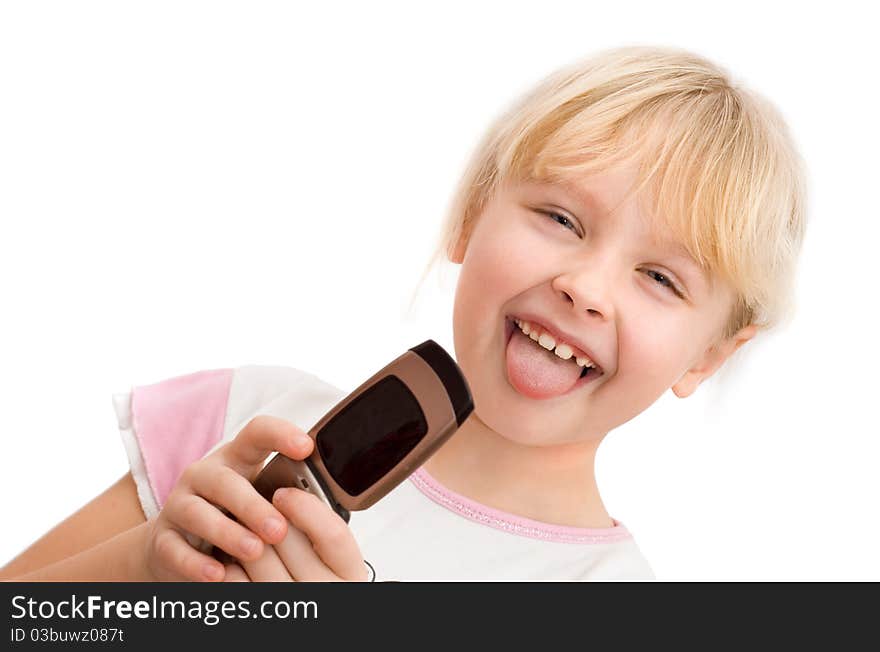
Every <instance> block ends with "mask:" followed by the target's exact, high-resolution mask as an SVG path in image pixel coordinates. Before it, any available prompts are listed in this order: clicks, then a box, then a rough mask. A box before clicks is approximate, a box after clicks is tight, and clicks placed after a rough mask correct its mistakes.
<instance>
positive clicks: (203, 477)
mask: <svg viewBox="0 0 880 652" xmlns="http://www.w3.org/2000/svg"><path fill="white" fill-rule="evenodd" d="M191 489H192V491H193V492H194V493H196V494H198V495H199V496H202V497H204V498H205V500H207V501H209V502H211V503H213V504H215V505H219V506H220V507H223V508H225V509H228V510H229V512H230V513H231V514H232V515H233V516H235V517H236V518H237V519H238V520H239V521H241V522H242V523H243V524H244V526H246V527H247V528H248V529H249V530H250V532H253V533H256V534H258V535H260V536H261V537H263V539H264V540H265V541H266V543H277V542H278V541H281V540H282V539H283V538H284V532H285V531H286V529H287V519H286V518H284V515H283V514H282V513H281V512H279V511H278V510H277V509H276V508H275V507H274V506H273V505H272V503H270V502H269V501H268V500H266V499H265V498H263V497H262V496H261V495H260V493H259V492H258V491H257V490H256V489H255V488H254V486H253V485H252V484H251V483H250V482H249V481H248V480H247V479H246V478H244V477H243V476H241V475H239V474H238V473H236V472H235V471H233V470H232V469H230V468H229V467H220V468H218V469H216V470H214V471H213V472H212V473H210V474H207V473H202V474H197V475H195V476H194V477H193V479H192V480H191ZM242 529H243V528H242ZM242 536H243V535H242ZM220 547H221V548H223V549H224V550H226V551H227V552H229V553H230V554H232V555H234V556H238V554H237V551H236V552H231V551H229V550H228V549H227V548H226V547H224V546H222V545H221V546H220ZM239 550H240V549H239ZM260 554H262V549H261V550H259V552H258V553H256V554H254V555H250V556H248V559H256V558H257V557H258V556H259V555H260Z"/></svg>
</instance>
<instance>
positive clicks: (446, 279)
mask: <svg viewBox="0 0 880 652" xmlns="http://www.w3.org/2000/svg"><path fill="white" fill-rule="evenodd" d="M608 5H609V3H587V2H583V1H578V2H547V1H545V2H541V3H535V2H525V3H516V2H510V1H506V2H492V3H488V2H483V3H461V4H454V3H453V4H450V3H443V4H442V5H436V6H431V7H428V6H423V3H397V4H388V3H377V2H375V1H373V2H369V3H351V4H335V3H288V2H285V3H260V2H240V3H229V2H217V1H212V2H204V3H195V2H181V1H179V0H177V1H175V2H158V1H153V2H149V3H129V2H116V1H114V2H100V3H99V2H77V3H69V2H5V3H3V4H2V6H0V7H2V8H0V219H2V237H0V248H2V249H0V279H2V281H0V283H2V286H0V287H2V310H3V317H2V321H0V329H2V331H0V334H2V337H0V361H2V373H0V406H2V415H3V421H2V426H3V432H2V439H0V453H2V458H0V459H2V473H0V492H2V493H0V495H2V497H3V498H2V500H3V526H2V533H3V534H2V538H0V564H2V563H5V562H6V561H8V560H9V559H10V558H11V557H13V556H14V555H15V554H17V553H18V552H19V551H20V550H22V549H23V548H24V547H26V546H27V545H28V544H29V543H30V542H32V541H33V540H35V539H36V538H38V537H39V536H40V535H42V534H43V533H44V532H45V531H46V530H47V529H49V528H50V527H51V526H53V525H54V524H55V523H57V522H59V521H60V520H61V519H63V518H64V517H66V516H67V515H69V514H70V513H72V512H73V511H75V510H76V509H77V508H78V507H79V506H81V505H82V504H84V503H86V502H87V501H88V500H90V499H91V498H93V497H94V496H95V495H97V494H98V493H100V492H101V491H102V490H103V489H105V488H106V487H107V486H108V485H110V484H111V483H112V482H114V481H115V480H116V479H117V478H119V477H120V476H121V475H123V474H124V473H125V472H126V470H127V463H126V458H125V454H124V450H123V447H122V444H121V441H120V439H119V436H118V433H117V429H116V421H115V416H114V412H113V409H112V404H111V394H112V393H114V392H121V391H127V390H128V389H129V388H130V387H131V386H132V385H139V384H149V383H153V382H157V381H159V380H162V379H165V378H168V377H171V376H176V375H180V374H185V373H190V372H192V371H196V370H200V369H206V368H220V367H234V366H238V365H244V364H279V365H290V366H294V367H298V368H301V369H305V370H308V371H310V372H313V373H316V374H318V375H320V376H321V377H323V378H324V379H326V380H328V381H330V382H332V383H334V384H335V385H337V386H339V387H342V388H349V389H353V388H354V387H355V386H356V385H357V384H359V383H360V382H361V381H362V380H364V379H365V378H367V377H368V376H369V375H370V374H372V373H373V372H374V371H375V370H377V369H378V368H380V367H381V366H383V365H384V364H386V363H387V362H389V361H390V360H392V359H393V358H395V357H396V356H397V355H399V354H400V353H402V352H403V351H404V350H405V349H407V348H409V347H411V346H414V345H415V344H417V343H419V342H421V341H423V340H424V339H427V338H433V339H435V340H436V341H437V342H439V343H440V344H441V345H443V346H444V347H445V348H446V349H447V350H448V351H450V352H452V351H453V350H454V348H453V345H452V331H451V314H452V312H451V307H452V297H453V292H454V287H455V278H456V273H457V271H456V270H457V268H456V267H454V266H451V265H447V266H446V267H445V268H443V269H445V271H443V272H441V273H440V274H433V275H432V276H429V277H428V280H427V281H426V283H425V285H424V286H423V287H422V289H421V293H420V294H419V295H418V299H417V301H416V302H415V304H414V307H413V310H412V312H408V311H407V307H408V301H409V299H410V297H411V293H412V292H414V291H415V289H416V281H417V280H418V278H419V276H420V274H421V272H422V271H423V269H424V266H425V264H426V262H427V258H428V255H429V253H430V251H431V250H432V247H433V245H434V243H435V240H436V237H437V231H438V228H439V226H440V221H441V218H442V216H443V213H444V211H445V209H446V207H447V205H448V201H449V199H450V196H451V193H452V189H453V187H454V185H455V182H456V180H457V178H458V176H459V175H460V173H461V171H462V168H463V165H464V162H465V160H466V158H467V157H468V155H469V153H470V152H471V150H472V148H473V147H474V146H475V145H476V142H477V139H478V138H479V136H480V135H481V133H482V132H483V130H484V129H485V128H486V126H487V125H488V124H489V121H490V120H491V119H492V118H493V117H494V116H495V115H496V114H498V113H499V112H500V111H501V110H502V109H503V108H505V107H506V106H507V104H508V103H509V102H510V101H512V100H513V99H514V98H515V97H516V96H517V95H518V94H519V93H521V92H523V91H525V90H526V89H528V88H529V87H530V86H531V85H532V84H534V83H535V82H537V81H538V80H539V79H541V78H543V77H544V76H545V75H546V74H548V73H550V72H551V71H552V70H554V69H555V68H557V67H558V66H561V65H563V64H566V63H568V62H570V61H573V60H574V59H577V58H580V57H582V56H584V55H587V54H589V53H591V52H593V51H595V50H598V49H601V48H605V47H611V46H617V45H629V44H660V45H674V46H680V47H685V48H688V49H691V50H693V51H695V52H697V53H700V54H703V55H705V56H708V57H709V58H711V59H713V60H715V61H716V62H718V63H719V64H721V65H722V66H725V67H727V68H728V69H729V70H730V71H731V72H732V73H733V75H734V78H735V79H736V80H737V81H741V82H743V83H744V84H746V85H747V86H748V87H750V88H753V89H755V90H757V91H758V92H761V93H764V94H765V95H767V96H768V97H769V98H770V99H771V100H772V101H773V102H774V103H775V104H776V105H777V106H778V107H779V108H780V110H781V111H782V113H783V115H784V116H785V117H786V118H787V120H788V121H789V123H790V125H791V128H792V131H793V133H794V135H795V138H796V139H797V142H798V144H799V146H800V148H801V150H802V152H803V155H804V157H805V159H806V160H807V163H808V165H809V168H810V193H811V195H810V225H809V229H808V235H807V240H806V244H805V249H804V252H803V259H802V274H801V277H800V282H799V283H800V284H799V290H798V303H799V312H798V313H797V317H796V319H795V321H794V322H792V323H791V325H790V326H789V327H787V328H786V329H784V330H782V331H780V332H778V333H776V334H773V335H768V336H766V338H765V339H764V340H763V341H754V342H753V343H751V344H749V345H748V346H747V347H745V349H743V356H742V357H741V358H740V359H738V360H737V361H736V364H735V365H733V366H732V367H731V368H730V369H729V370H728V371H727V372H726V373H725V374H724V376H723V377H722V378H720V379H714V380H713V381H710V383H709V384H707V385H704V386H703V387H701V388H700V390H699V391H698V392H697V394H696V395H695V396H693V397H691V398H690V399H688V400H679V399H676V398H675V397H674V395H672V394H671V392H669V393H667V395H665V396H664V397H663V398H661V399H660V400H659V401H658V402H657V403H656V404H655V405H654V406H652V407H651V408H649V409H648V410H647V411H646V412H645V413H643V414H642V415H640V416H639V417H637V418H636V419H634V420H633V421H631V422H629V423H627V424H626V425H624V426H623V427H621V428H619V429H617V430H615V431H614V432H612V433H611V434H610V435H609V436H608V437H607V438H606V440H605V442H604V443H603V445H602V447H601V449H600V454H599V459H598V474H599V486H600V489H601V491H602V496H603V500H604V502H605V504H606V506H607V507H608V509H609V512H610V513H611V514H612V515H613V516H615V517H616V518H618V519H620V520H622V521H623V522H624V523H625V524H626V525H627V526H628V527H629V528H630V529H631V530H632V531H633V533H634V534H635V536H636V539H637V541H638V543H639V544H640V546H641V548H642V550H643V552H644V553H645V555H646V557H647V558H648V559H649V561H650V562H651V563H652V565H653V567H654V569H655V571H656V573H657V576H658V578H660V579H668V580H680V579H681V580H683V579H734V580H738V579H742V580H745V579H767V580H782V579H804V580H806V579H869V578H870V579H874V580H878V579H880V559H878V555H877V554H876V553H877V550H878V549H880V519H878V515H877V514H878V506H877V503H878V499H880V480H878V478H880V471H878V461H880V443H878V434H880V432H878V431H880V428H878V426H877V422H876V416H875V410H874V409H873V408H874V406H875V405H876V402H877V400H878V397H877V388H878V383H877V381H876V379H875V376H876V373H877V367H878V362H880V355H878V343H877V342H878V338H877V334H876V329H877V320H876V319H875V318H874V317H875V316H876V314H877V312H876V297H877V281H876V279H877V263H876V258H875V251H876V247H877V242H878V236H880V226H878V221H880V220H878V218H880V215H878V210H877V200H876V196H877V187H878V179H877V169H878V166H877V163H876V161H877V151H878V145H880V143H878V137H877V128H876V119H877V105H878V104H877V99H878V98H877V91H876V79H877V73H876V62H877V61H878V60H880V57H878V54H880V53H878V47H877V44H876V34H875V30H874V27H875V25H874V23H873V21H871V20H869V19H868V16H866V15H860V11H861V6H862V5H861V3H842V2H837V3H834V4H833V5H832V6H831V7H832V9H831V10H830V11H829V6H828V5H823V6H822V8H821V10H820V9H816V10H814V9H812V8H807V7H809V6H810V5H807V4H801V3H791V4H789V5H782V3H768V2H759V3H748V2H738V3H733V4H730V3H727V4H717V5H716V4H713V3H709V4H707V3H701V2H694V3H676V2H664V3H652V2H645V3H633V2H630V3H616V4H615V7H616V8H614V9H610V8H608Z"/></svg>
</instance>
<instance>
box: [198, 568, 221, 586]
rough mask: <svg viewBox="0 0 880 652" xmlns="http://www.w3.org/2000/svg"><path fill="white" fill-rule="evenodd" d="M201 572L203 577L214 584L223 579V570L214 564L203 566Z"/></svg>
mask: <svg viewBox="0 0 880 652" xmlns="http://www.w3.org/2000/svg"><path fill="white" fill-rule="evenodd" d="M202 572H203V573H204V574H205V577H207V578H208V579H209V580H212V581H215V582H216V581H217V580H219V579H220V578H222V577H223V569H221V568H220V567H219V566H215V565H214V564H205V565H204V567H203V568H202Z"/></svg>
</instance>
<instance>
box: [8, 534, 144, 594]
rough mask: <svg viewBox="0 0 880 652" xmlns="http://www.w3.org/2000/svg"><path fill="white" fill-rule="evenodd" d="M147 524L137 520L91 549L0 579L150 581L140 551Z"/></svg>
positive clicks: (26, 580)
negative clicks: (136, 524)
mask: <svg viewBox="0 0 880 652" xmlns="http://www.w3.org/2000/svg"><path fill="white" fill-rule="evenodd" d="M149 526H150V524H149V523H146V522H145V523H141V524H140V525H138V526H135V527H133V528H131V529H129V530H126V531H124V532H122V533H120V534H117V535H116V536H114V537H112V538H111V539H108V540H107V541H104V542H103V543H99V544H98V545H96V546H94V547H93V548H89V549H88V550H85V551H83V552H80V553H78V554H75V555H73V556H72V557H68V558H67V559H62V560H60V561H57V562H55V563H53V564H50V565H49V566H44V567H42V568H38V569H36V570H34V571H32V572H29V573H26V574H23V575H17V576H13V577H7V576H6V574H5V571H4V575H3V579H6V580H12V581H15V582H153V581H155V580H156V578H155V577H153V576H152V575H150V573H149V572H148V570H147V564H146V563H145V555H144V550H145V548H146V541H147V538H148V536H149Z"/></svg>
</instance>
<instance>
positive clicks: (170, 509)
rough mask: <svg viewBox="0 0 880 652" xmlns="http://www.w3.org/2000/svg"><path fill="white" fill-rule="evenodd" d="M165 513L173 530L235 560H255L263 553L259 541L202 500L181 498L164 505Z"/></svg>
mask: <svg viewBox="0 0 880 652" xmlns="http://www.w3.org/2000/svg"><path fill="white" fill-rule="evenodd" d="M165 512H166V518H167V519H168V520H169V521H170V522H171V523H173V524H174V525H175V527H177V528H180V529H182V530H184V531H185V532H188V533H190V534H193V535H195V536H197V537H200V538H202V539H204V540H205V541H208V542H210V543H212V544H214V545H215V546H218V547H219V548H222V549H223V550H225V551H226V552H227V553H229V554H230V555H233V556H234V557H239V558H244V559H256V558H257V557H259V556H260V555H261V554H262V553H263V547H264V544H263V542H262V541H260V539H259V537H257V536H256V535H254V533H253V532H251V531H250V530H248V529H247V528H246V527H244V526H243V525H242V524H241V523H236V522H235V521H233V520H232V519H231V518H229V517H228V516H226V515H225V514H223V512H221V511H220V510H219V509H218V508H217V507H216V506H215V505H212V504H211V503H209V502H207V501H206V500H205V499H204V498H202V497H201V496H196V495H195V494H184V495H181V496H179V497H178V498H176V499H175V500H173V501H171V500H170V501H168V502H167V503H166V504H165ZM200 549H203V550H204V548H200Z"/></svg>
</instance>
